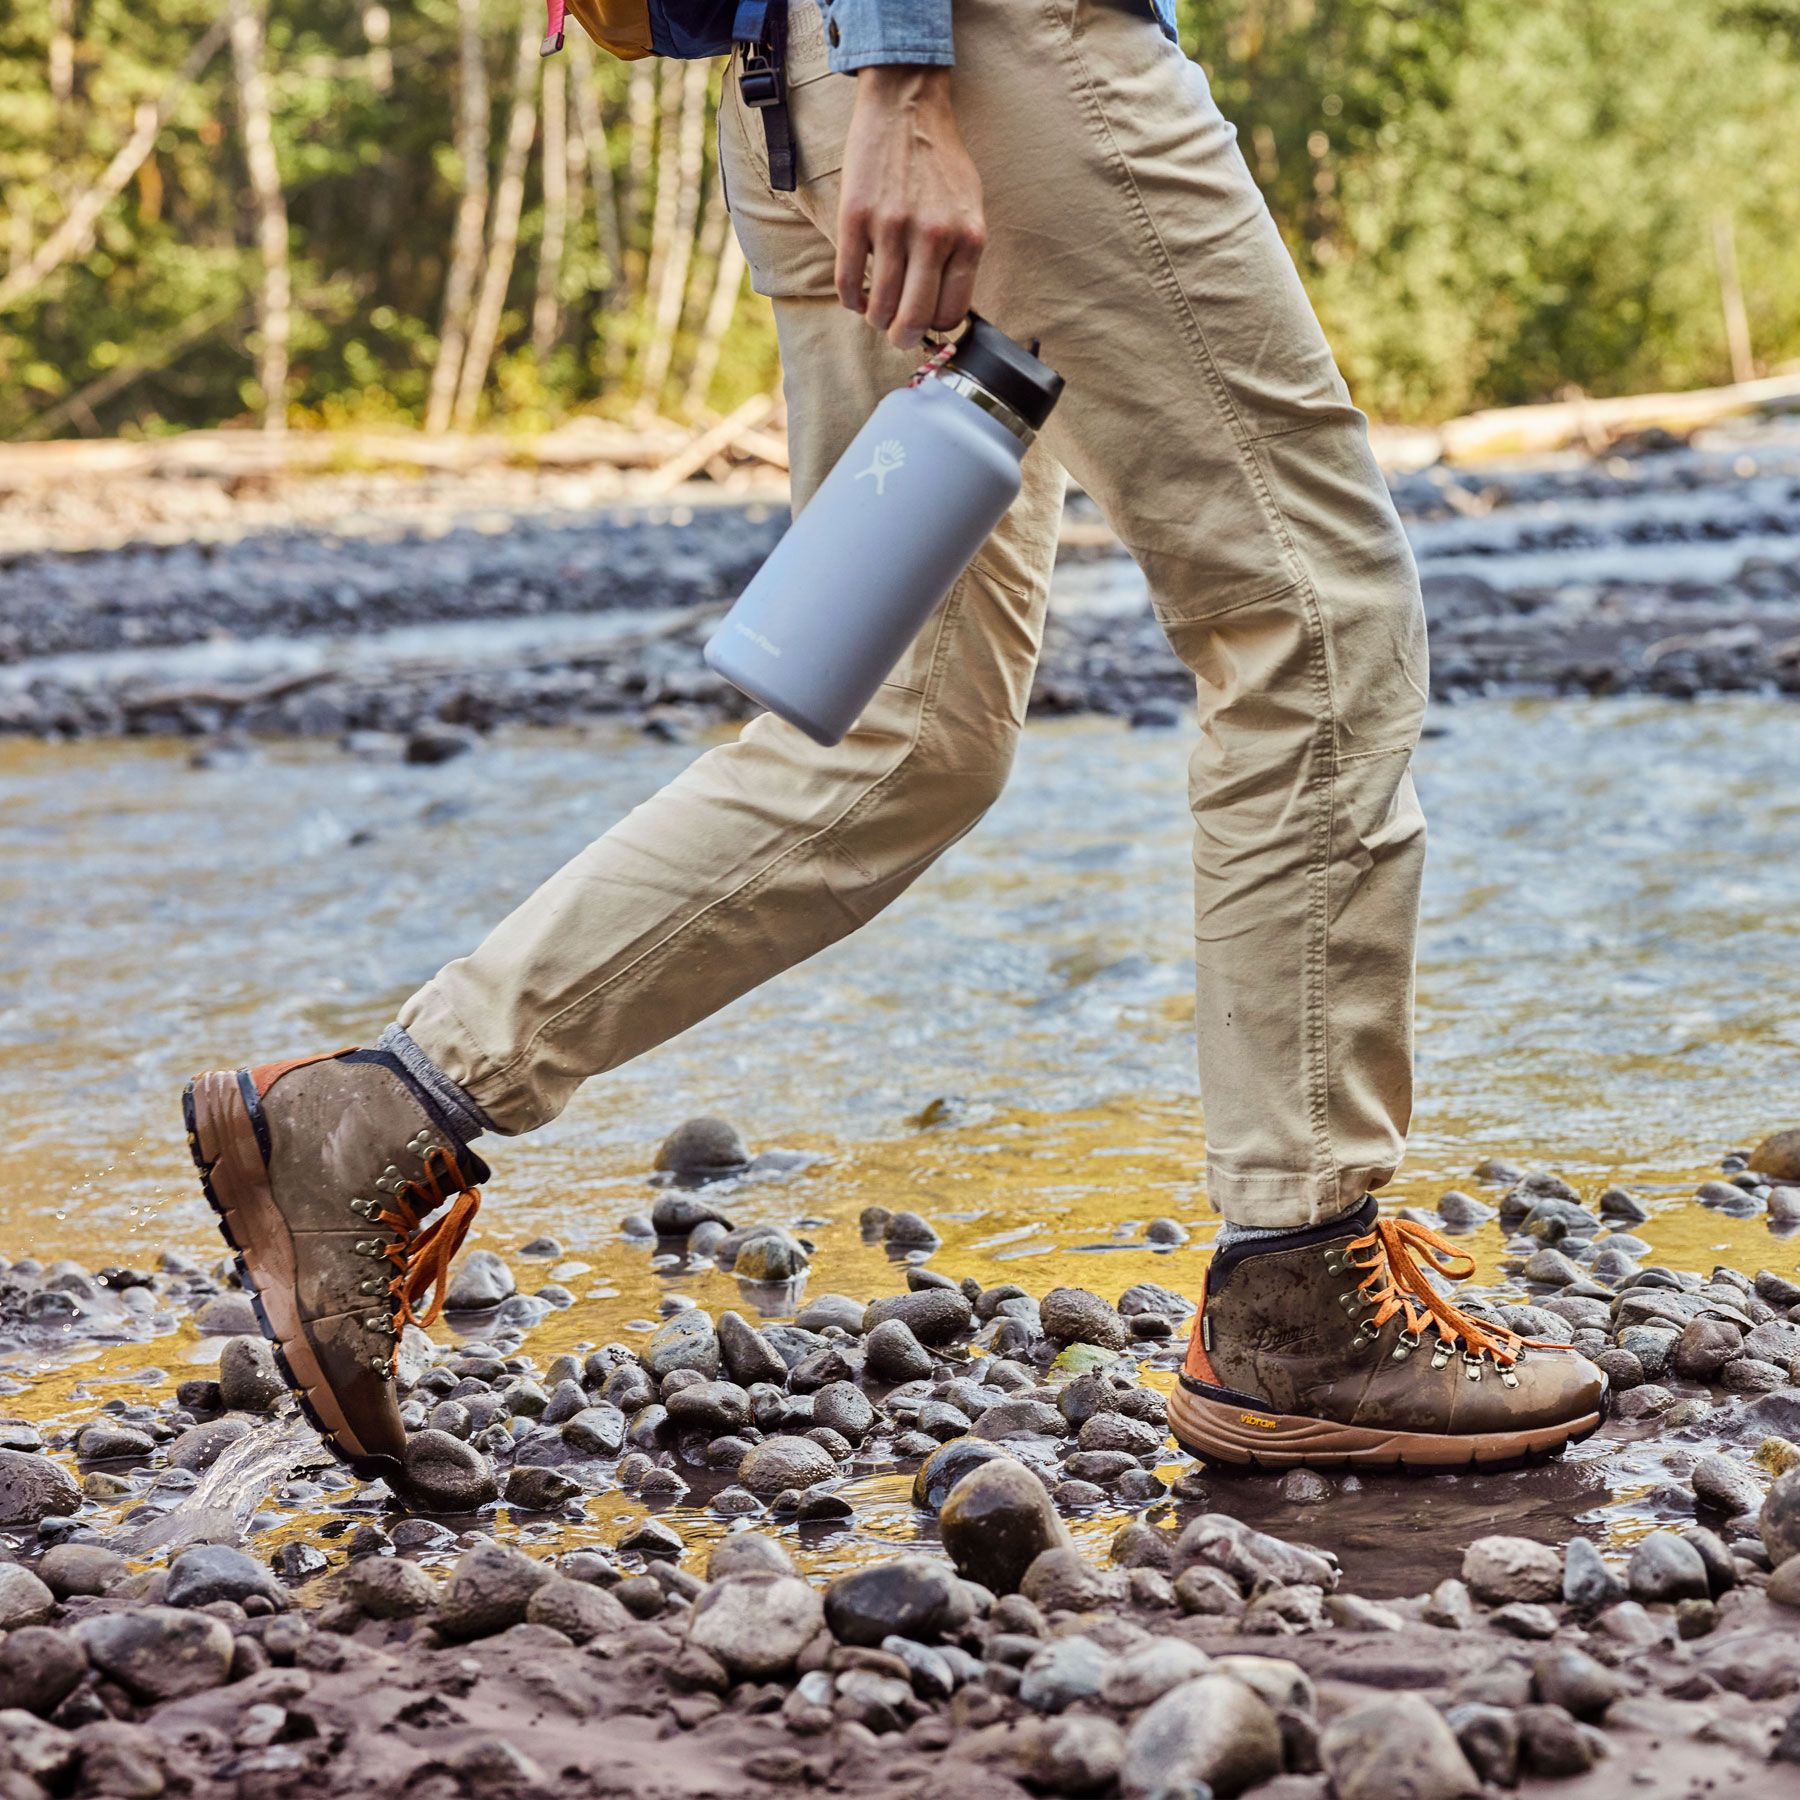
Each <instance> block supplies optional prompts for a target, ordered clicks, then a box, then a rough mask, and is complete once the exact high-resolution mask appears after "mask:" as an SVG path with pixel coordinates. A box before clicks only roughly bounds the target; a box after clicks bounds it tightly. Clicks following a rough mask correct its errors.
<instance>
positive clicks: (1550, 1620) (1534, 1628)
mask: <svg viewBox="0 0 1800 1800" xmlns="http://www.w3.org/2000/svg"><path fill="white" fill-rule="evenodd" d="M1488 1623H1489V1624H1490V1625H1492V1626H1493V1628H1494V1629H1495V1630H1496V1631H1503V1632H1505V1633H1506V1635H1507V1636H1508V1637H1516V1638H1526V1639H1528V1640H1531V1641H1533V1642H1535V1641H1537V1640H1539V1639H1541V1638H1547V1637H1554V1636H1555V1635H1556V1614H1555V1613H1554V1612H1553V1611H1552V1610H1551V1609H1550V1608H1549V1607H1547V1606H1539V1605H1537V1604H1536V1603H1535V1602H1533V1601H1530V1600H1511V1601H1508V1602H1507V1604H1506V1605H1505V1606H1498V1607H1496V1608H1495V1609H1494V1610H1493V1612H1491V1613H1490V1614H1489V1615H1488Z"/></svg>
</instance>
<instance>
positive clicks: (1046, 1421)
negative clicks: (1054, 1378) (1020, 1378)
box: [973, 1398, 1064, 1443]
mask: <svg viewBox="0 0 1800 1800" xmlns="http://www.w3.org/2000/svg"><path fill="white" fill-rule="evenodd" d="M1063 1429H1064V1425H1063V1416H1062V1414H1061V1413H1060V1412H1059V1411H1058V1410H1057V1409H1056V1408H1055V1407H1054V1406H1052V1405H1050V1403H1049V1402H1048V1401H1046V1400H1027V1399H1023V1398H1020V1399H1014V1400H1001V1401H999V1402H997V1403H996V1404H995V1405H993V1406H990V1407H986V1408H984V1409H983V1411H982V1414H981V1417H980V1418H978V1419H977V1420H976V1421H975V1423H974V1426H973V1435H974V1436H976V1437H978V1438H985V1439H987V1440H988V1441H989V1442H991V1443H1002V1442H1004V1441H1005V1440H1006V1439H1007V1438H1026V1437H1060V1436H1061V1435H1062V1433H1063Z"/></svg>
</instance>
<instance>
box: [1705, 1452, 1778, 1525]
mask: <svg viewBox="0 0 1800 1800" xmlns="http://www.w3.org/2000/svg"><path fill="white" fill-rule="evenodd" d="M1690 1479H1691V1480H1692V1482H1693V1485H1694V1498H1695V1499H1696V1500H1698V1501H1699V1502H1700V1503H1701V1505H1703V1506H1710V1507H1712V1508H1713V1509H1714V1510H1715V1511H1718V1512H1722V1513H1724V1514H1725V1516H1726V1517H1727V1518H1735V1517H1736V1516H1737V1514H1739V1513H1747V1512H1755V1511H1756V1510H1757V1509H1758V1508H1759V1507H1760V1506H1761V1505H1762V1502H1763V1490H1762V1484H1761V1482H1759V1481H1758V1480H1757V1479H1756V1477H1755V1476H1754V1475H1752V1474H1751V1473H1750V1471H1749V1470H1748V1469H1746V1468H1745V1467H1744V1465H1743V1464H1742V1463H1740V1462H1736V1461H1734V1460H1733V1459H1732V1458H1731V1457H1729V1456H1722V1455H1718V1454H1714V1455H1711V1456H1703V1457H1701V1459H1700V1460H1699V1461H1698V1462H1697V1463H1695V1464H1694V1472H1693V1475H1692V1476H1691V1478H1690Z"/></svg>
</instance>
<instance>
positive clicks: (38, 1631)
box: [0, 1625, 88, 1715]
mask: <svg viewBox="0 0 1800 1800" xmlns="http://www.w3.org/2000/svg"><path fill="white" fill-rule="evenodd" d="M87 1672H88V1661H87V1656H86V1655H85V1653H84V1652H83V1650H82V1648H81V1645H80V1644H79V1642H77V1640H76V1637H75V1634H74V1633H73V1632H69V1631H57V1630H53V1629H52V1628H51V1627H49V1626H47V1625H24V1626H21V1627H19V1628H18V1629H17V1630H9V1631H8V1632H7V1633H6V1636H5V1638H4V1639H0V1709H4V1710H6V1711H11V1710H13V1709H14V1708H18V1709H21V1710H23V1711H25V1712H30V1713H37V1714H40V1715H42V1714H44V1713H48V1712H51V1711H53V1710H54V1709H55V1707H56V1706H57V1705H58V1703H59V1702H60V1701H61V1700H63V1699H64V1697H65V1696H66V1695H67V1694H68V1693H69V1692H70V1690H71V1689H72V1688H74V1687H75V1686H76V1685H77V1684H78V1683H79V1682H80V1680H81V1678H82V1677H83V1676H84V1675H85V1674H86V1673H87Z"/></svg>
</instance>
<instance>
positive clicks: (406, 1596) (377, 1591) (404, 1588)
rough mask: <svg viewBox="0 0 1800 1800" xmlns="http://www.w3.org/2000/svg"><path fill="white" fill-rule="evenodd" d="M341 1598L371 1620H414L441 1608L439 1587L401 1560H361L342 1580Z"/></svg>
mask: <svg viewBox="0 0 1800 1800" xmlns="http://www.w3.org/2000/svg"><path fill="white" fill-rule="evenodd" d="M336 1592H337V1595H338V1598H339V1599H341V1600H344V1601H346V1602H347V1603H348V1604H350V1605H351V1606H354V1607H355V1608H356V1609H357V1611H358V1612H360V1613H362V1614H364V1615H365V1616H366V1617H368V1618H371V1619H413V1618H417V1617H418V1616H419V1615H420V1614H422V1613H428V1612H430V1611H431V1609H432V1608H433V1607H434V1606H436V1605H437V1600H438V1584H437V1583H436V1582H435V1581H433V1580H432V1578H431V1577H430V1576H429V1575H428V1574H426V1572H425V1571H424V1569H422V1568H421V1567H420V1566H419V1564H417V1563H415V1562H408V1561H406V1560H405V1559H404V1558H403V1557H398V1556H361V1557H358V1558H357V1559H356V1561H354V1562H352V1563H350V1564H349V1565H348V1566H347V1567H346V1568H345V1570H344V1572H343V1574H342V1575H340V1576H339V1577H338V1581H337V1589H336Z"/></svg>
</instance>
